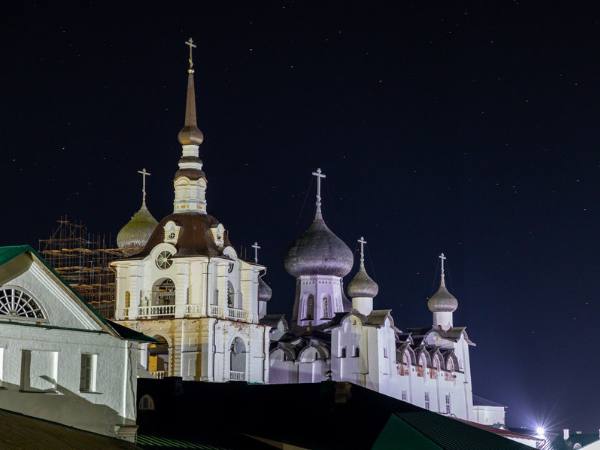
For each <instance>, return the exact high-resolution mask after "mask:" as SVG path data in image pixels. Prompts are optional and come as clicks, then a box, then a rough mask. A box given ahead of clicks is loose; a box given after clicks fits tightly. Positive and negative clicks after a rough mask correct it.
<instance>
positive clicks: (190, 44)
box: [185, 38, 196, 73]
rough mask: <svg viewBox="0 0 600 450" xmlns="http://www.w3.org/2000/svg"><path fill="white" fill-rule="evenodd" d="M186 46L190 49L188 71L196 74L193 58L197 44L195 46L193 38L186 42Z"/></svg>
mask: <svg viewBox="0 0 600 450" xmlns="http://www.w3.org/2000/svg"><path fill="white" fill-rule="evenodd" d="M185 45H187V46H188V47H189V48H190V57H189V58H188V62H189V63H190V67H189V69H188V73H194V60H193V58H192V51H193V50H194V49H195V48H196V44H194V40H193V39H192V38H189V39H188V40H187V41H185Z"/></svg>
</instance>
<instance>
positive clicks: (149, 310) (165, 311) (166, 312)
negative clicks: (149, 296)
mask: <svg viewBox="0 0 600 450" xmlns="http://www.w3.org/2000/svg"><path fill="white" fill-rule="evenodd" d="M174 315H175V305H154V306H140V307H139V309H138V316H139V317H161V316H174Z"/></svg>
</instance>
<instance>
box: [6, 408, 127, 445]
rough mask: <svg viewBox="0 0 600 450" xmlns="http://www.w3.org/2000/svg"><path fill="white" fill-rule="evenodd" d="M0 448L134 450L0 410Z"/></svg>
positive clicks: (59, 425)
mask: <svg viewBox="0 0 600 450" xmlns="http://www.w3.org/2000/svg"><path fill="white" fill-rule="evenodd" d="M0 448H6V449H8V448H10V449H35V448H43V449H46V450H54V449H56V450H66V449H83V448H84V449H86V450H105V449H132V450H133V449H137V448H139V447H136V446H135V445H133V444H132V443H129V442H126V441H123V440H120V439H114V438H110V437H108V436H102V435H100V434H95V433H90V432H87V431H82V430H77V429H75V428H70V427H66V426H64V425H61V424H58V423H54V422H49V421H46V420H42V419H36V418H34V417H30V416H24V415H22V414H17V413H14V412H10V411H6V410H4V409H0Z"/></svg>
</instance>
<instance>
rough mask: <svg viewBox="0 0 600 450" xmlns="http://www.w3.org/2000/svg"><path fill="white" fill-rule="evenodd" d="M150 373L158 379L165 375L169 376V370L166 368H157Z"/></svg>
mask: <svg viewBox="0 0 600 450" xmlns="http://www.w3.org/2000/svg"><path fill="white" fill-rule="evenodd" d="M150 375H152V378H154V379H156V380H162V379H163V378H164V377H166V376H167V371H166V370H156V371H154V372H150Z"/></svg>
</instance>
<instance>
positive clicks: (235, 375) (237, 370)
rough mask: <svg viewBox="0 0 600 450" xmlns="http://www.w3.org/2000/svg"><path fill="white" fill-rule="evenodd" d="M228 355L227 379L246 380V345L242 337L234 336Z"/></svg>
mask: <svg viewBox="0 0 600 450" xmlns="http://www.w3.org/2000/svg"><path fill="white" fill-rule="evenodd" d="M229 355H230V356H229V372H230V373H229V379H230V380H232V381H244V380H246V345H245V344H244V341H243V340H242V339H240V338H239V337H236V338H235V339H234V340H233V342H232V343H231V349H230V352H229Z"/></svg>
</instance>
